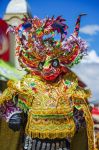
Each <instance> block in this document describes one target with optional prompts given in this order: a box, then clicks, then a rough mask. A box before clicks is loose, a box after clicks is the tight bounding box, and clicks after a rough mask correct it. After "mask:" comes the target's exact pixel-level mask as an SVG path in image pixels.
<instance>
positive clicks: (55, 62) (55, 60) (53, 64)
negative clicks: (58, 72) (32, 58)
mask: <svg viewBox="0 0 99 150" xmlns="http://www.w3.org/2000/svg"><path fill="white" fill-rule="evenodd" d="M52 66H53V67H58V66H59V60H58V59H54V60H53V61H52Z"/></svg>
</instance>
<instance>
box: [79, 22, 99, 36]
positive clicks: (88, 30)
mask: <svg viewBox="0 0 99 150" xmlns="http://www.w3.org/2000/svg"><path fill="white" fill-rule="evenodd" d="M80 32H82V33H84V34H88V35H94V34H96V33H97V32H99V25H97V24H96V25H86V26H84V27H82V28H81V29H80Z"/></svg>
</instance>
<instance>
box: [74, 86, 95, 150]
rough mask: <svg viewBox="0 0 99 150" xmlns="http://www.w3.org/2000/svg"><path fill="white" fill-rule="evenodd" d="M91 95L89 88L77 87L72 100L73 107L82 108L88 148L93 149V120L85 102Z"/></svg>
mask: <svg viewBox="0 0 99 150" xmlns="http://www.w3.org/2000/svg"><path fill="white" fill-rule="evenodd" d="M90 96H91V92H90V91H89V90H86V89H83V88H81V87H78V88H77V89H76V90H75V92H74V93H73V95H72V102H73V104H74V107H76V109H78V110H82V111H83V114H84V118H85V121H86V128H87V136H88V145H89V149H93V143H94V135H93V133H94V132H92V131H94V130H93V120H92V116H91V113H90V110H89V106H88V103H87V99H88V98H89V97H90Z"/></svg>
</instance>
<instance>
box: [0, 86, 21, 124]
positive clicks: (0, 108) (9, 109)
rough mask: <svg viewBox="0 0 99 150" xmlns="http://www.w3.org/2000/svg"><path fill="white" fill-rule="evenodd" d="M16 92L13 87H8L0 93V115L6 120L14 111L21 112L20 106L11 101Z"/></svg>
mask: <svg viewBox="0 0 99 150" xmlns="http://www.w3.org/2000/svg"><path fill="white" fill-rule="evenodd" d="M16 94H17V92H16V90H15V89H14V88H11V87H8V88H7V89H5V91H4V92H3V93H2V95H0V116H1V117H2V118H4V119H5V120H6V121H7V122H8V121H9V119H10V118H11V116H12V115H13V114H15V113H21V110H20V108H18V107H17V106H16V104H15V103H14V102H13V97H14V96H15V95H16Z"/></svg>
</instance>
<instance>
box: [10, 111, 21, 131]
mask: <svg viewBox="0 0 99 150" xmlns="http://www.w3.org/2000/svg"><path fill="white" fill-rule="evenodd" d="M21 126H22V114H21V113H16V114H13V115H12V116H11V118H10V119H9V128H10V129H12V130H13V131H19V130H20V128H21Z"/></svg>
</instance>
